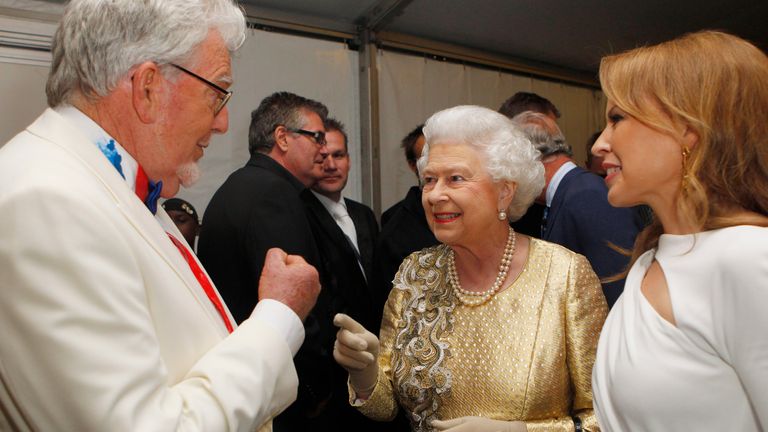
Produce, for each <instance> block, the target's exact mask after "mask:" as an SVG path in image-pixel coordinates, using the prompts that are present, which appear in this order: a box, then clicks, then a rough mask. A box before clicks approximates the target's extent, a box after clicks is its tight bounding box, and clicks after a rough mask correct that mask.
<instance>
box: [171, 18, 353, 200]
mask: <svg viewBox="0 0 768 432" xmlns="http://www.w3.org/2000/svg"><path fill="white" fill-rule="evenodd" d="M249 33H250V34H249V35H248V39H246V41H245V44H243V46H242V47H241V48H240V50H238V52H237V53H236V54H235V57H234V58H233V59H232V70H233V74H234V78H235V84H234V86H233V87H232V90H233V92H234V95H233V96H232V99H231V100H230V102H229V104H228V105H227V107H228V108H229V131H228V132H227V133H226V134H225V135H219V136H216V137H214V139H213V140H212V142H211V145H210V146H209V147H208V149H207V150H206V153H205V157H204V158H203V159H202V161H201V169H202V172H203V176H202V178H201V180H200V181H199V182H198V183H197V184H196V185H195V186H193V187H192V188H190V189H182V190H181V192H180V193H179V195H178V196H179V197H180V198H184V199H186V200H188V201H189V202H191V203H192V204H193V205H194V206H195V208H196V209H197V211H198V213H199V214H201V215H202V213H203V212H204V211H205V208H206V206H207V205H208V201H210V199H211V197H212V196H213V194H214V192H216V190H217V189H218V188H219V186H221V184H222V183H223V182H224V180H226V179H227V177H228V176H229V175H230V174H231V173H232V172H234V171H235V170H237V169H238V168H240V167H242V166H243V165H245V163H246V162H247V161H248V158H249V154H248V127H249V125H250V122H251V111H253V110H254V109H256V107H257V106H258V105H259V102H261V100H262V99H264V98H265V97H266V96H269V95H270V94H272V93H274V92H276V91H289V92H292V93H296V94H298V95H301V96H304V97H307V98H310V99H314V100H317V101H319V102H322V103H323V104H325V105H326V106H327V107H328V111H329V114H330V115H331V116H332V117H334V118H336V119H338V120H340V121H341V122H342V123H344V125H345V126H346V129H347V134H348V135H349V153H350V157H351V158H352V169H351V172H350V175H349V183H348V184H347V187H346V189H344V195H346V196H348V197H350V198H352V199H356V200H359V199H360V195H361V186H360V184H361V181H360V114H359V113H360V108H359V100H360V98H359V97H358V94H359V88H358V87H359V86H358V75H357V63H358V53H357V52H356V51H352V50H349V49H347V46H346V45H345V44H343V43H341V42H329V41H325V40H319V39H312V38H307V37H299V36H291V35H286V34H281V33H272V32H266V31H262V30H249Z"/></svg>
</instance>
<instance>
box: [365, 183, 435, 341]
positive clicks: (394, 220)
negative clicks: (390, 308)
mask: <svg viewBox="0 0 768 432" xmlns="http://www.w3.org/2000/svg"><path fill="white" fill-rule="evenodd" d="M392 209H394V210H392ZM390 210H392V211H391V212H390V214H391V216H390V217H389V219H388V220H387V223H386V224H383V225H382V227H381V234H380V235H379V241H378V242H377V243H376V250H375V252H374V257H375V259H374V266H373V268H374V270H373V276H374V277H373V280H372V281H371V285H372V286H373V289H374V292H375V296H376V299H377V300H376V307H377V312H378V315H377V316H378V319H379V325H380V324H381V322H380V321H381V315H382V312H383V310H384V303H386V301H387V297H388V296H389V291H390V290H391V289H392V279H394V278H395V274H396V273H397V270H398V269H399V268H400V264H401V263H402V262H403V260H404V259H405V257H407V256H408V255H410V254H411V253H412V252H416V251H419V250H422V249H424V248H425V247H429V246H434V245H436V244H438V243H439V242H438V241H437V239H436V238H435V235H434V234H432V230H431V229H430V228H429V225H428V224H427V219H426V216H425V214H424V207H422V205H421V189H420V188H419V187H418V186H413V187H411V188H410V189H409V190H408V194H407V195H406V196H405V198H404V199H403V200H402V201H400V202H399V203H397V204H395V205H394V206H393V207H392V208H391V209H390ZM388 211H389V210H388ZM376 329H377V330H378V326H377V327H376Z"/></svg>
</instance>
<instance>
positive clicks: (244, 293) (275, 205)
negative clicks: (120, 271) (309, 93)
mask: <svg viewBox="0 0 768 432" xmlns="http://www.w3.org/2000/svg"><path fill="white" fill-rule="evenodd" d="M327 115H328V110H327V108H326V107H325V106H324V105H323V104H321V103H320V102H317V101H314V100H311V99H307V98H305V97H302V96H299V95H296V94H293V93H289V92H277V93H274V94H272V95H270V96H268V97H266V98H265V99H264V100H262V101H261V103H260V104H259V106H258V107H257V108H256V109H255V110H254V111H253V112H252V113H251V124H250V129H249V135H248V149H249V152H250V155H251V156H250V159H249V160H248V162H247V163H246V164H245V166H243V167H242V168H240V169H238V170H237V171H235V172H234V173H232V174H231V175H230V176H229V178H227V180H226V181H225V182H224V184H222V185H221V187H220V188H219V190H217V191H216V193H215V194H214V195H213V197H212V198H211V201H210V203H209V204H208V208H207V209H206V210H205V214H204V215H203V226H202V229H201V232H200V238H199V240H198V254H199V257H200V259H201V260H202V262H203V263H204V264H205V268H206V269H207V270H208V272H209V274H210V275H211V277H212V278H213V280H214V282H215V283H216V286H217V287H218V288H219V291H220V292H221V295H222V297H223V298H224V300H225V301H226V303H227V305H228V306H229V308H230V310H231V311H232V315H233V316H234V317H235V320H237V321H238V322H240V321H242V320H246V319H247V318H248V317H249V316H250V314H251V311H252V310H253V308H254V306H255V305H256V303H257V302H258V301H259V296H258V293H257V292H255V291H254V290H253V289H251V288H250V287H252V286H253V284H256V283H258V281H259V276H260V275H261V274H262V270H263V269H264V257H265V255H266V253H267V250H269V249H270V248H273V247H279V248H281V249H283V250H285V251H286V252H287V253H289V254H294V255H299V256H302V257H304V259H305V260H307V262H309V263H310V264H312V265H314V266H315V267H317V269H318V271H319V272H320V276H321V281H322V282H323V286H324V287H327V286H329V285H331V282H330V281H328V280H327V279H326V278H327V276H328V275H327V273H326V274H324V272H323V270H322V264H321V257H320V254H319V250H318V247H317V245H316V242H315V239H314V237H313V234H312V230H311V228H310V225H309V222H308V219H307V214H306V211H305V204H304V200H305V199H315V198H314V196H312V194H311V192H310V191H309V190H308V189H307V188H308V187H309V186H311V185H312V184H314V183H315V182H316V181H317V179H319V178H320V177H321V176H322V163H323V159H324V158H325V157H326V155H327V154H328V149H327V147H326V141H325V128H324V126H323V124H324V122H325V119H326V117H327ZM329 294H330V293H329V292H327V290H324V291H323V295H321V297H320V298H318V302H317V305H316V306H315V308H314V309H313V310H312V312H311V313H310V315H309V317H308V318H307V320H306V321H305V330H306V338H305V343H304V345H303V346H302V347H301V350H299V353H298V354H297V355H296V358H295V364H296V369H297V372H298V375H299V394H298V400H297V402H296V403H295V404H294V405H292V406H291V407H289V408H288V409H287V410H286V412H285V413H284V414H282V415H280V416H278V417H277V418H276V419H275V423H274V427H275V432H284V431H305V430H316V429H317V430H319V428H318V424H317V423H313V422H312V419H314V418H316V417H317V416H318V415H320V414H321V412H322V411H323V409H324V407H325V406H326V404H327V400H328V398H329V396H330V393H331V388H330V385H331V373H330V371H331V370H332V368H333V367H334V362H333V358H332V356H331V353H330V349H329V347H331V346H333V340H334V335H335V333H336V332H335V329H334V328H333V326H332V323H331V319H330V317H331V310H330V308H331V306H330V300H329V299H328V295H329Z"/></svg>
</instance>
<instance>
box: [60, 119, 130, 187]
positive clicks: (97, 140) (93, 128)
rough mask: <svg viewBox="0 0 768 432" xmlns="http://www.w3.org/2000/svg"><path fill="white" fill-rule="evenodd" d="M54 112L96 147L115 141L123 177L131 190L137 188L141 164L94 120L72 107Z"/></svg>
mask: <svg viewBox="0 0 768 432" xmlns="http://www.w3.org/2000/svg"><path fill="white" fill-rule="evenodd" d="M54 111H56V112H57V113H59V114H60V115H61V116H62V117H64V118H65V119H67V120H69V121H70V122H72V124H74V125H75V127H76V128H77V129H78V130H79V131H80V132H82V133H83V134H84V135H85V136H86V137H87V138H88V139H89V140H90V141H91V142H92V143H93V144H94V145H96V146H98V147H102V146H106V145H107V144H108V143H109V141H110V140H111V141H114V143H115V150H116V151H117V153H118V154H119V155H120V157H121V158H122V160H121V161H120V165H121V167H122V170H123V176H124V177H125V181H126V183H128V186H130V188H131V190H134V189H135V187H136V173H138V171H139V163H138V162H136V159H134V158H133V157H132V156H131V155H130V154H129V153H128V152H127V151H125V149H124V148H123V146H121V145H120V143H119V142H117V140H116V139H114V138H112V137H111V136H110V135H109V134H108V133H107V132H106V131H105V130H104V129H102V127H101V126H99V125H98V124H97V123H96V122H95V121H93V119H91V118H90V117H88V116H87V115H85V114H84V113H83V112H82V111H80V110H79V109H77V108H75V107H73V106H71V105H60V106H58V107H56V108H54Z"/></svg>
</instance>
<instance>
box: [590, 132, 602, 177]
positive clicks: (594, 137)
mask: <svg viewBox="0 0 768 432" xmlns="http://www.w3.org/2000/svg"><path fill="white" fill-rule="evenodd" d="M602 134H603V131H597V132H595V133H593V134H592V136H590V137H589V139H588V140H587V147H586V148H587V168H589V165H590V164H591V163H592V146H593V145H595V141H597V139H598V138H600V135H602Z"/></svg>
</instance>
